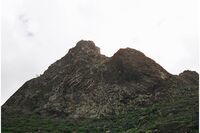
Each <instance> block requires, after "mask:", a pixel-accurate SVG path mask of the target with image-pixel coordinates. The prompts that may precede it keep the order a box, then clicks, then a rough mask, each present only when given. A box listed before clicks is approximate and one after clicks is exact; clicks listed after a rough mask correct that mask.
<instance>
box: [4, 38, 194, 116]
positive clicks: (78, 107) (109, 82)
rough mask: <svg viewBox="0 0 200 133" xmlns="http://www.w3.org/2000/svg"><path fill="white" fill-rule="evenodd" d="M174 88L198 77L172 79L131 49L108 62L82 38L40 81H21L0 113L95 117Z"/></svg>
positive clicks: (158, 97)
mask: <svg viewBox="0 0 200 133" xmlns="http://www.w3.org/2000/svg"><path fill="white" fill-rule="evenodd" d="M177 84H182V85H183V86H184V85H185V86H187V85H194V86H198V74H197V73H195V72H189V71H185V72H183V73H182V74H180V75H179V76H175V75H172V74H170V73H168V72H167V71H166V70H165V69H163V68H162V67H161V66H160V65H159V64H157V63H156V62H155V61H153V60H152V59H150V58H148V57H146V56H145V55H144V54H143V53H141V52H140V51H137V50H135V49H131V48H126V49H120V50H118V51H117V52H116V53H115V54H114V55H113V56H112V57H111V58H108V57H106V56H104V55H101V54H100V49H99V48H98V47H97V46H95V44H94V43H93V42H92V41H83V40H82V41H79V42H78V43H77V44H76V46H75V47H74V48H72V49H70V50H69V52H68V54H66V55H65V56H64V57H63V58H61V59H60V60H58V61H56V62H55V63H53V64H52V65H51V66H50V67H49V68H48V69H47V70H46V71H45V72H44V73H43V74H42V75H41V76H40V77H37V78H34V79H32V80H30V81H28V82H26V83H25V84H24V85H23V86H22V87H21V88H20V89H19V90H18V91H17V92H16V93H15V94H14V95H13V96H12V97H11V98H10V99H9V100H8V101H7V102H6V103H5V104H4V105H3V106H2V115H4V116H6V115H9V114H12V113H25V114H28V113H31V112H37V113H39V114H40V115H41V116H45V117H54V118H59V117H62V118H67V119H81V118H86V119H88V118H98V119H100V118H102V117H105V116H110V115H117V114H120V113H122V112H129V111H130V110H134V109H136V108H144V107H150V106H152V105H153V104H155V103H157V102H160V101H164V100H166V99H169V98H170V96H173V95H176V93H177V91H173V89H174V88H176V85H177Z"/></svg>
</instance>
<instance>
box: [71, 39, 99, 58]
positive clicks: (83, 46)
mask: <svg viewBox="0 0 200 133" xmlns="http://www.w3.org/2000/svg"><path fill="white" fill-rule="evenodd" d="M69 54H87V55H93V56H95V55H100V48H99V47H97V46H96V45H95V44H94V42H93V41H85V40H81V41H79V42H78V43H77V44H76V46H75V47H74V48H72V49H70V50H69Z"/></svg>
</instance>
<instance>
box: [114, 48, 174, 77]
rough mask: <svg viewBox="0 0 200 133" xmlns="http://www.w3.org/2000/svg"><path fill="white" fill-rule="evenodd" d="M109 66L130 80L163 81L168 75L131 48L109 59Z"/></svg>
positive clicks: (122, 50)
mask: <svg viewBox="0 0 200 133" xmlns="http://www.w3.org/2000/svg"><path fill="white" fill-rule="evenodd" d="M111 64H113V65H114V66H115V68H116V69H117V71H118V72H119V73H120V75H122V77H123V75H124V77H128V79H130V80H132V79H137V80H142V79H143V78H145V77H153V78H155V79H156V80H157V79H165V78H167V77H168V76H169V75H170V74H169V73H168V72H167V71H166V70H165V69H164V68H162V67H161V66H160V65H159V64H157V63H156V62H155V61H154V60H152V59H150V58H148V57H146V56H145V55H144V54H143V53H142V52H140V51H138V50H135V49H131V48H125V49H120V50H118V51H117V52H116V53H115V54H114V55H113V57H112V58H111ZM142 81H143V80H142Z"/></svg>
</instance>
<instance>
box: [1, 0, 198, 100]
mask: <svg viewBox="0 0 200 133" xmlns="http://www.w3.org/2000/svg"><path fill="white" fill-rule="evenodd" d="M2 1H3V3H2V75H1V76H2V77H1V79H2V86H1V92H2V101H1V103H4V102H5V101H6V100H7V99H8V98H9V97H10V96H11V95H12V94H13V93H14V92H15V91H16V90H17V89H18V88H19V87H20V86H22V84H23V83H24V82H25V81H27V80H29V79H31V78H34V77H36V75H39V74H42V73H43V72H44V70H46V69H47V67H48V66H49V65H50V64H52V63H53V62H55V61H56V60H58V59H60V58H61V57H62V56H64V55H65V54H66V53H67V52H68V49H69V48H71V47H74V46H75V44H76V43H77V42H78V41H79V40H81V39H85V40H93V41H94V42H95V44H96V45H97V46H99V47H100V48H101V53H103V54H105V55H107V56H112V55H113V54H114V53H115V52H116V51H117V50H118V49H119V48H125V47H132V48H135V49H138V50H140V51H142V52H143V53H145V54H146V55H147V56H149V57H150V58H152V59H154V60H155V61H156V62H157V63H159V64H160V65H162V66H163V67H164V68H165V69H166V70H167V71H168V72H170V73H172V74H179V73H180V72H182V71H184V70H185V69H190V70H195V71H198V67H199V66H198V43H199V42H198V34H197V32H198V31H197V15H198V12H197V10H198V9H197V6H198V4H197V3H198V2H197V0H2Z"/></svg>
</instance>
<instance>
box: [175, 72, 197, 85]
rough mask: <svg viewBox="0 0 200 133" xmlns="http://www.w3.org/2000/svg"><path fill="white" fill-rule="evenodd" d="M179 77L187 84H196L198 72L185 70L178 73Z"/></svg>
mask: <svg viewBox="0 0 200 133" xmlns="http://www.w3.org/2000/svg"><path fill="white" fill-rule="evenodd" d="M179 77H180V78H181V79H182V80H183V81H184V82H185V83H187V84H192V85H194V84H195V85H198V84H199V74H198V73H197V72H195V71H189V70H186V71H184V72H182V73H180V74H179Z"/></svg>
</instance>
